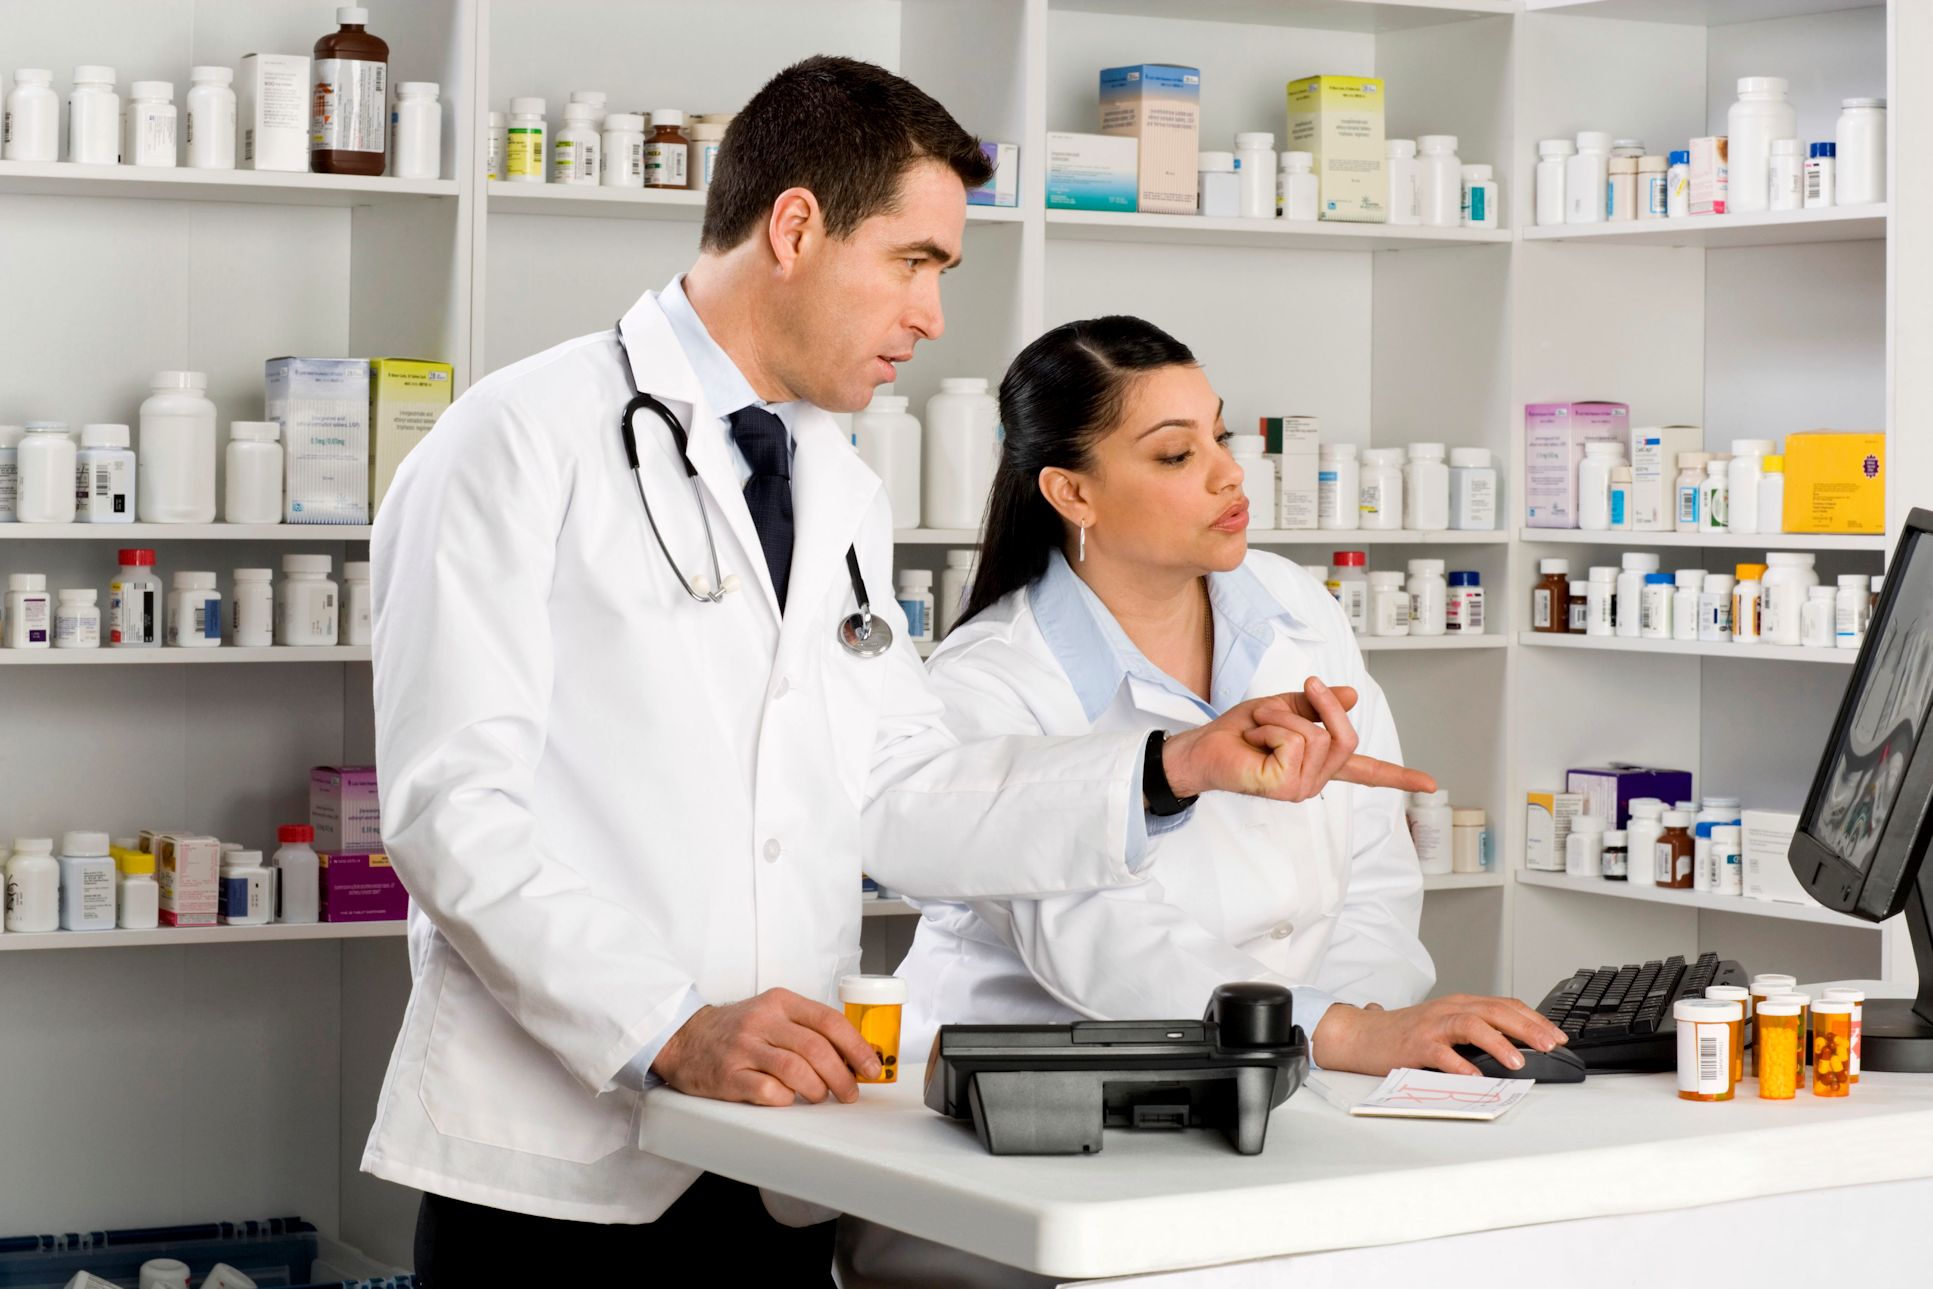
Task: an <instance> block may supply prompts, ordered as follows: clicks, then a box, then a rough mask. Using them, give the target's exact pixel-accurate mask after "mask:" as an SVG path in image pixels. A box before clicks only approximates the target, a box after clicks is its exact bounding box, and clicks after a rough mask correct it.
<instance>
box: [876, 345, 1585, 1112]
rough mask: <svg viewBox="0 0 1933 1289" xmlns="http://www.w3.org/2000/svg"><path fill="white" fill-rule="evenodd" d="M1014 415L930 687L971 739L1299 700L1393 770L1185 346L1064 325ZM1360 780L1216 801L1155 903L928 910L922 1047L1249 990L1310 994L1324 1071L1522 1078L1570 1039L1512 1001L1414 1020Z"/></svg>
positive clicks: (1302, 1001)
mask: <svg viewBox="0 0 1933 1289" xmlns="http://www.w3.org/2000/svg"><path fill="white" fill-rule="evenodd" d="M1000 412H1001V422H1002V425H1003V426H1004V429H1005V446H1004V447H1003V449H1002V458H1001V463H1000V468H999V473H998V476H997V478H996V481H995V485H994V492H993V498H992V503H991V507H990V509H989V513H988V521H987V532H986V534H985V539H986V540H985V544H984V547H983V550H982V555H981V561H980V565H979V567H978V569H977V571H976V573H975V576H974V582H973V587H972V591H971V594H970V598H969V601H968V604H967V606H966V608H965V610H964V613H963V617H962V620H961V622H960V624H959V625H958V626H957V627H955V629H954V630H953V632H952V633H951V634H950V635H949V636H948V637H947V639H946V641H945V642H944V643H943V644H942V645H941V646H940V648H939V650H938V651H937V652H936V653H935V654H934V656H933V659H932V661H931V663H930V670H931V674H932V678H933V682H934V686H935V688H936V690H937V692H938V693H939V695H940V697H941V699H942V700H943V701H944V702H945V704H946V709H947V718H948V721H949V724H950V725H951V726H952V728H953V729H954V730H955V732H956V733H957V734H958V735H959V736H960V737H962V738H965V739H969V740H970V739H977V738H988V737H993V736H997V735H1013V734H1046V735H1074V734H1086V733H1089V732H1090V731H1103V730H1109V729H1117V728H1118V729H1129V728H1146V727H1147V726H1149V725H1158V726H1161V727H1163V728H1165V729H1167V730H1169V731H1171V732H1173V731H1181V730H1186V729H1191V728H1193V727H1195V726H1198V725H1200V724H1202V723H1203V722H1205V721H1209V720H1212V719H1213V718H1214V717H1215V715H1216V714H1217V713H1219V712H1222V711H1225V710H1227V709H1228V708H1229V707H1232V706H1234V705H1236V704H1238V703H1240V702H1242V701H1243V700H1244V699H1246V698H1248V697H1251V696H1253V695H1258V694H1270V693H1277V692H1281V691H1285V690H1297V689H1303V690H1305V691H1306V692H1307V693H1308V695H1309V697H1310V698H1311V700H1312V702H1314V703H1316V704H1317V705H1318V707H1319V708H1326V709H1328V710H1330V711H1332V712H1333V715H1332V716H1326V717H1325V719H1324V720H1323V721H1322V723H1321V724H1320V725H1319V726H1318V725H1313V723H1312V729H1313V731H1314V737H1317V738H1326V739H1329V740H1331V744H1330V749H1331V754H1332V759H1340V758H1342V757H1345V756H1347V755H1349V754H1350V753H1353V752H1355V751H1356V748H1357V747H1360V749H1361V751H1362V753H1363V754H1366V755H1367V756H1369V757H1374V758H1377V759H1379V760H1382V761H1387V762H1390V763H1400V762H1401V760H1402V753H1401V749H1400V747H1399V746H1398V742H1397V735H1396V725H1395V721H1394V719H1393V718H1392V716H1391V713H1390V711H1389V708H1388V705H1387V703H1386V702H1385V700H1384V697H1383V693H1382V690H1381V688H1380V687H1379V686H1378V685H1377V684H1376V682H1375V681H1374V680H1373V679H1372V678H1371V677H1370V676H1369V674H1368V672H1367V671H1365V670H1364V668H1363V662H1362V655H1361V653H1360V652H1359V651H1358V649H1357V646H1356V642H1355V638H1354V636H1353V634H1352V633H1351V631H1350V629H1349V626H1348V623H1347V621H1346V620H1345V619H1344V617H1343V615H1342V612H1341V610H1340V608H1339V606H1338V605H1337V604H1336V603H1335V601H1334V600H1333V599H1332V598H1331V597H1330V595H1329V593H1328V592H1327V590H1326V589H1325V588H1324V587H1323V586H1322V584H1321V583H1319V582H1317V581H1316V580H1315V579H1313V578H1311V577H1310V576H1309V575H1308V574H1307V573H1306V572H1304V571H1303V570H1302V569H1301V568H1300V567H1299V566H1297V565H1295V564H1293V563H1290V562H1289V561H1287V560H1285V559H1282V558H1280V557H1278V556H1276V555H1272V554H1268V553H1265V552H1261V551H1252V550H1250V549H1249V548H1248V543H1247V539H1246V534H1245V530H1246V528H1247V526H1248V524H1249V522H1250V516H1249V514H1248V503H1247V501H1246V500H1245V499H1244V497H1243V493H1242V471H1241V467H1240V466H1239V465H1238V464H1236V462H1235V460H1234V458H1233V456H1232V455H1231V454H1230V453H1229V451H1228V448H1227V439H1228V432H1227V430H1226V428H1225V427H1224V425H1223V423H1222V415H1221V403H1220V400H1219V399H1218V398H1217V397H1216V395H1215V392H1214V390H1213V389H1212V388H1211V387H1210V385H1209V382H1208V378H1207V376H1206V375H1205V374H1204V373H1203V371H1202V370H1201V368H1200V367H1199V366H1197V365H1196V363H1195V361H1194V357H1193V355H1192V354H1190V353H1189V351H1188V350H1187V348H1186V347H1185V346H1183V345H1182V344H1181V343H1180V342H1178V341H1176V340H1175V339H1174V338H1172V337H1170V336H1168V335H1167V334H1166V333H1164V332H1162V331H1161V330H1160V329H1159V328H1157V327H1155V326H1153V325H1152V324H1150V323H1147V322H1143V321H1141V320H1140V319H1136V318H1125V317H1113V318H1100V319H1095V320H1092V321H1086V322H1075V323H1069V324H1067V325H1066V326H1062V327H1059V328H1056V329H1055V330H1053V331H1051V332H1049V333H1047V334H1046V335H1045V336H1042V337H1041V338H1040V339H1039V340H1037V341H1035V342H1034V343H1033V344H1032V345H1030V346H1028V348H1027V349H1026V350H1025V351H1024V352H1023V353H1022V354H1021V355H1020V357H1019V358H1018V359H1016V360H1015V362H1014V364H1013V366H1012V368H1011V369H1009V371H1008V373H1007V376H1006V378H1005V380H1004V381H1003V382H1002V384H1001V388H1000ZM1271 518H1272V517H1269V516H1255V517H1254V519H1255V520H1256V521H1257V522H1259V523H1261V524H1262V525H1264V526H1272V525H1271V524H1270V520H1271ZM1352 691H1353V695H1354V698H1353V707H1352V709H1351V710H1350V712H1349V715H1348V716H1347V717H1343V716H1342V715H1341V713H1340V711H1339V710H1337V709H1336V708H1335V707H1333V706H1332V705H1335V704H1337V703H1338V700H1339V699H1340V700H1341V703H1342V704H1347V703H1348V701H1349V699H1350V694H1351V692H1352ZM1352 726H1353V728H1352ZM1350 777H1351V776H1350V775H1349V773H1348V772H1347V771H1345V772H1344V773H1342V774H1341V775H1340V776H1339V777H1338V778H1337V779H1336V780H1335V781H1333V782H1331V783H1330V784H1329V785H1328V786H1327V787H1326V788H1325V789H1324V790H1323V791H1322V792H1321V793H1320V794H1319V795H1315V796H1313V797H1311V798H1310V799H1308V800H1304V801H1300V802H1295V803H1290V802H1282V801H1260V800H1254V799H1250V798H1242V797H1235V796H1230V795H1227V794H1215V795H1211V796H1207V797H1204V798H1202V799H1201V800H1200V801H1199V802H1198V803H1196V804H1194V805H1192V806H1190V807H1188V809H1187V810H1186V812H1185V814H1184V815H1178V816H1175V817H1174V820H1173V823H1174V824H1176V825H1179V826H1174V827H1164V826H1163V823H1165V822H1167V821H1160V822H1157V823H1156V825H1155V834H1156V835H1155V836H1153V837H1152V838H1151V842H1152V845H1153V847H1154V850H1153V853H1154V854H1155V855H1157V856H1158V857H1159V860H1160V862H1159V863H1158V864H1157V865H1155V866H1153V867H1152V868H1151V869H1150V876H1149V878H1148V880H1146V881H1143V882H1141V883H1139V884H1136V885H1131V886H1122V887H1116V888H1114V889H1109V890H1095V891H1090V892H1082V893H1075V894H1068V895H1062V896H1057V897H1054V898H1049V899H1033V900H981V901H977V902H973V903H928V904H926V905H925V906H924V907H923V909H922V917H921V922H920V925H919V929H918V932H917V935H916V938H915V941H914V945H913V950H912V952H911V954H910V955H909V956H908V957H907V959H906V961H905V963H904V964H903V965H902V967H901V968H900V974H901V975H903V976H904V977H906V978H907V980H908V982H909V984H910V987H911V999H910V1005H909V1007H908V1014H907V1018H906V1019H907V1025H908V1031H907V1037H906V1040H905V1047H906V1050H908V1051H910V1052H915V1053H922V1052H924V1051H925V1048H926V1045H927V1044H929V1043H930V1041H931V1037H932V1034H933V1032H934V1030H935V1029H936V1028H937V1026H938V1025H940V1024H944V1023H998V1022H1037V1023H1048V1022H1059V1021H1066V1020H1072V1019H1078V1018H1080V1017H1083V1016H1088V1017H1102V1018H1129V1017H1180V1016H1194V1015H1199V1014H1200V1013H1201V1010H1202V1008H1203V1006H1204V1004H1205V1003H1206V1002H1207V999H1208V995H1209V993H1210V991H1211V990H1213V988H1214V987H1215V986H1216V985H1217V984H1219V983H1222V982H1224V981H1230V980H1266V981H1273V982H1276V983H1280V984H1283V985H1287V986H1288V987H1290V989H1291V990H1292V991H1293V992H1294V995H1295V1015H1296V1020H1297V1022H1298V1023H1299V1024H1301V1025H1302V1026H1303V1028H1304V1029H1305V1031H1307V1032H1308V1033H1309V1035H1310V1036H1311V1040H1312V1046H1313V1056H1314V1059H1315V1061H1316V1062H1317V1063H1318V1064H1319V1065H1322V1066H1324V1067H1326V1068H1330V1069H1342V1070H1354V1071H1359V1072H1363V1073H1371V1074H1380V1073H1386V1072H1387V1071H1388V1070H1390V1069H1391V1068H1394V1067H1396V1066H1401V1065H1409V1066H1433V1067H1436V1068H1439V1069H1444V1070H1449V1071H1453V1072H1458V1073H1474V1072H1475V1071H1474V1067H1473V1066H1471V1065H1470V1064H1469V1063H1468V1062H1467V1061H1465V1060H1464V1059H1463V1058H1462V1057H1461V1056H1459V1055H1457V1054H1456V1052H1455V1051H1454V1050H1453V1048H1454V1046H1455V1045H1456V1044H1459V1043H1467V1044H1474V1045H1476V1046H1479V1047H1482V1048H1485V1049H1487V1050H1489V1051H1491V1052H1493V1053H1495V1054H1496V1055H1497V1056H1498V1057H1499V1058H1500V1059H1502V1060H1504V1061H1505V1062H1506V1063H1509V1064H1516V1063H1520V1061H1521V1058H1520V1057H1519V1055H1518V1053H1517V1048H1518V1046H1519V1045H1520V1044H1521V1045H1524V1046H1534V1047H1537V1048H1541V1049H1545V1050H1547V1049H1548V1048H1549V1047H1551V1046H1552V1045H1554V1044H1555V1043H1556V1042H1558V1041H1560V1040H1561V1035H1559V1033H1558V1032H1557V1031H1556V1030H1555V1028H1554V1027H1552V1026H1550V1025H1549V1024H1548V1022H1546V1021H1544V1019H1543V1018H1542V1017H1541V1016H1538V1015H1537V1014H1536V1013H1535V1012H1534V1011H1533V1010H1532V1009H1531V1008H1529V1007H1527V1006H1525V1005H1524V1004H1522V1003H1520V1002H1517V1001H1515V1000H1510V999H1500V998H1465V997H1454V998H1446V999H1438V1000H1436V1001H1433V1002H1429V1003H1423V1002H1422V999H1423V997H1424V995H1426V994H1427V993H1428V992H1429V991H1430V988H1431V986H1432V985H1433V984H1434V983H1435V971H1434V968H1433V966H1432V964H1431V962H1430V957H1429V954H1428V952H1427V951H1426V950H1425V949H1424V948H1423V945H1422V943H1421V941H1420V940H1419V939H1418V938H1417V920H1418V916H1419V914H1420V912H1421V907H1422V895H1423V883H1422V877H1421V875H1420V873H1419V872H1418V868H1417V861H1416V852H1415V850H1414V848H1413V847H1412V845H1411V842H1410V836H1409V830H1408V828H1407V827H1406V825H1405V822H1404V813H1403V805H1404V802H1403V797H1402V794H1401V793H1400V792H1398V791H1396V790H1394V789H1393V788H1388V787H1377V786H1369V785H1368V784H1365V783H1361V782H1349V781H1348V779H1349V778H1350ZM1373 781H1374V780H1373V779H1372V780H1371V782H1372V783H1373ZM1175 791H1176V793H1177V794H1178V795H1182V794H1185V785H1176V787H1175ZM1285 860H1286V861H1287V862H1284V861H1285Z"/></svg>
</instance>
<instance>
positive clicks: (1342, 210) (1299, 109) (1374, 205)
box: [1287, 76, 1389, 224]
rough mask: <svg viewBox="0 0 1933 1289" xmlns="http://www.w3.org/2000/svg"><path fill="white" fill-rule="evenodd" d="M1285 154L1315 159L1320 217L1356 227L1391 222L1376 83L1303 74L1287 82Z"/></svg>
mask: <svg viewBox="0 0 1933 1289" xmlns="http://www.w3.org/2000/svg"><path fill="white" fill-rule="evenodd" d="M1287 150H1289V151H1295V152H1308V153H1311V154H1313V155H1314V157H1315V171H1316V182H1317V200H1316V207H1317V212H1316V213H1317V215H1318V216H1319V217H1320V218H1322V219H1335V220H1343V221H1347V222H1351V223H1358V224H1380V223H1382V222H1383V221H1384V220H1386V219H1387V218H1389V176H1388V174H1387V172H1386V171H1385V170H1384V168H1383V83H1382V82H1381V81H1380V80H1378V79H1377V78H1375V77H1374V76H1305V77H1303V78H1302V79H1301V80H1299V81H1290V82H1289V144H1288V149H1287Z"/></svg>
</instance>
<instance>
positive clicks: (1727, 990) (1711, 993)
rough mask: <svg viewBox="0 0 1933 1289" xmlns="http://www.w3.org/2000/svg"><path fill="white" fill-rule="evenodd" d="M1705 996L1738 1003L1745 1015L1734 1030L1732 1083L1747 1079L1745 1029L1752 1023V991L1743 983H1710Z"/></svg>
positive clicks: (1719, 1000) (1724, 1001)
mask: <svg viewBox="0 0 1933 1289" xmlns="http://www.w3.org/2000/svg"><path fill="white" fill-rule="evenodd" d="M1705 997H1707V998H1711V999H1715V1000H1716V1001H1718V1002H1723V1003H1737V1004H1738V1005H1739V1006H1740V1007H1741V1008H1743V1009H1744V1013H1745V1014H1744V1016H1743V1017H1742V1018H1741V1019H1740V1021H1739V1023H1738V1025H1737V1026H1736V1027H1734V1028H1733V1030H1732V1083H1733V1084H1734V1085H1736V1084H1739V1083H1743V1082H1744V1081H1745V1029H1746V1027H1747V1026H1748V1025H1750V1024H1751V1023H1752V991H1751V990H1749V989H1746V988H1745V987H1744V986H1742V985H1709V986H1707V987H1706V989H1705Z"/></svg>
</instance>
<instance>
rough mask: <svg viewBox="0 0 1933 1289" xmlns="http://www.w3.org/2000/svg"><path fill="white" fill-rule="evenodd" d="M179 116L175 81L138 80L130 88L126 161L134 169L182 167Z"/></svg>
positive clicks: (123, 154) (123, 152) (123, 147)
mask: <svg viewBox="0 0 1933 1289" xmlns="http://www.w3.org/2000/svg"><path fill="white" fill-rule="evenodd" d="M176 116H177V113H176V112H175V87H174V85H173V83H172V82H169V81H136V82H134V84H133V85H130V86H129V87H128V110H127V139H126V141H125V142H124V143H123V144H122V145H121V156H122V158H123V159H124V160H125V161H126V162H127V163H128V164H129V165H131V166H148V167H151V168H164V169H165V168H171V167H173V166H175V165H176V164H178V162H179V161H180V153H179V150H178V149H177V148H176V146H175V134H176Z"/></svg>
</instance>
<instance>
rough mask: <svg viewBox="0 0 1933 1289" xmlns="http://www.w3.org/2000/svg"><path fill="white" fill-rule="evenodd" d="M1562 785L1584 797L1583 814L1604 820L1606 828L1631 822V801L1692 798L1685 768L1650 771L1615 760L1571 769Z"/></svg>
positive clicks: (1671, 801) (1689, 780)
mask: <svg viewBox="0 0 1933 1289" xmlns="http://www.w3.org/2000/svg"><path fill="white" fill-rule="evenodd" d="M1564 786H1565V787H1567V788H1569V789H1570V790H1571V791H1572V792H1574V793H1576V794H1577V795H1578V796H1580V797H1582V798H1583V799H1584V810H1583V813H1584V814H1587V815H1590V816H1592V817H1594V818H1597V819H1602V820H1604V826H1605V827H1606V828H1624V827H1626V826H1628V825H1629V824H1630V822H1631V803H1632V802H1633V801H1637V800H1639V799H1641V798H1644V797H1656V798H1657V799H1658V800H1660V801H1663V802H1665V803H1666V804H1667V805H1670V804H1675V803H1676V802H1680V801H1689V800H1691V774H1690V773H1689V772H1688V771H1685V770H1651V769H1647V768H1645V767H1644V766H1641V765H1626V764H1623V763H1621V762H1620V763H1617V764H1613V765H1606V766H1591V767H1588V768H1585V769H1582V770H1572V771H1571V772H1570V773H1569V774H1568V775H1566V776H1565V784H1564Z"/></svg>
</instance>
